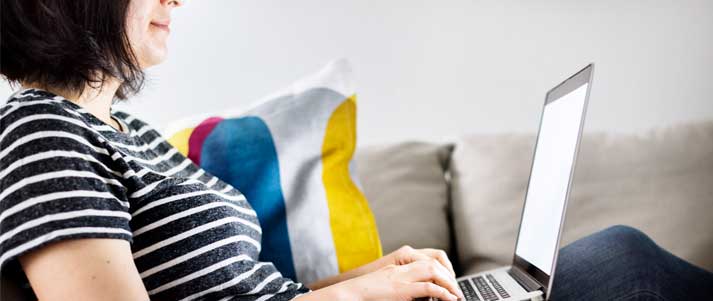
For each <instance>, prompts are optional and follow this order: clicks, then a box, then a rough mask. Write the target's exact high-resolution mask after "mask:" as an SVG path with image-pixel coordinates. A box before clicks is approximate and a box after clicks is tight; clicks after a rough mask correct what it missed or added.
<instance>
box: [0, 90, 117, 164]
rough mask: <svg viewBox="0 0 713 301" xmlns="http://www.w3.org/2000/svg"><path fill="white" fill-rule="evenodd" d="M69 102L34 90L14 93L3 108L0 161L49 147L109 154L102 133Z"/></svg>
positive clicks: (1, 111)
mask: <svg viewBox="0 0 713 301" xmlns="http://www.w3.org/2000/svg"><path fill="white" fill-rule="evenodd" d="M66 102H68V101H66V100H63V98H61V97H58V96H55V95H53V94H51V93H47V92H44V91H40V90H33V89H29V90H23V91H21V92H19V93H16V94H15V95H13V96H12V97H11V98H10V99H9V100H8V101H7V103H6V104H4V105H3V106H1V107H0V161H5V160H4V159H7V158H8V157H10V158H19V157H18V156H20V157H23V156H24V155H31V154H33V153H36V152H39V151H47V150H70V151H79V152H83V153H89V152H91V153H106V151H105V150H102V148H103V147H102V145H103V143H102V141H103V139H102V138H101V137H100V134H99V133H98V132H97V131H96V130H94V129H93V128H92V126H91V125H90V124H88V123H87V122H86V120H84V118H83V117H82V113H81V112H79V111H77V110H75V109H73V108H72V107H70V106H68V104H67V103H66ZM13 161H14V160H13Z"/></svg>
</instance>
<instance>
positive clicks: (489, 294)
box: [471, 276, 500, 301]
mask: <svg viewBox="0 0 713 301" xmlns="http://www.w3.org/2000/svg"><path fill="white" fill-rule="evenodd" d="M471 280H472V281H473V283H474V284H475V287H476V288H477V289H478V292H480V295H481V296H483V299H485V301H493V300H499V299H500V298H499V297H498V295H496V294H495V292H493V290H492V289H491V288H490V285H488V282H487V281H486V280H485V278H484V277H483V276H477V277H473V278H471Z"/></svg>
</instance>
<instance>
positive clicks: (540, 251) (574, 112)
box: [515, 84, 587, 275]
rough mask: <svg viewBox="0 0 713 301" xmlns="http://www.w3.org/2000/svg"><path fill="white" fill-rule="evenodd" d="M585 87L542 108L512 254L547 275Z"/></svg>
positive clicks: (580, 116) (565, 193)
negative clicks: (528, 181)
mask: <svg viewBox="0 0 713 301" xmlns="http://www.w3.org/2000/svg"><path fill="white" fill-rule="evenodd" d="M586 93H587V84H584V85H583V86H581V87H579V88H577V89H576V90H574V91H572V92H570V93H569V94H567V95H564V96H562V97H561V98H559V99H557V100H555V101H553V102H550V103H549V104H547V105H545V108H544V113H543V114H542V121H541V123H542V125H541V126H540V132H539V135H538V138H537V148H536V150H535V156H534V159H533V165H532V172H531V174H530V185H529V186H528V188H527V199H526V200H525V209H524V212H523V216H522V225H521V226H520V235H519V236H518V239H517V249H516V250H515V253H516V254H517V255H518V256H520V257H521V258H523V259H525V260H527V261H529V262H530V263H531V264H533V265H534V266H536V267H538V268H539V269H540V270H542V271H543V272H545V273H547V275H550V274H551V271H552V261H553V260H554V255H555V248H556V247H557V235H558V233H559V227H560V223H561V219H562V210H564V203H565V198H566V197H567V186H568V185H569V178H570V174H571V171H572V164H573V163H574V159H575V158H574V153H575V148H576V145H577V138H578V134H579V128H580V124H581V122H582V115H583V114H582V111H583V110H584V100H585V98H586Z"/></svg>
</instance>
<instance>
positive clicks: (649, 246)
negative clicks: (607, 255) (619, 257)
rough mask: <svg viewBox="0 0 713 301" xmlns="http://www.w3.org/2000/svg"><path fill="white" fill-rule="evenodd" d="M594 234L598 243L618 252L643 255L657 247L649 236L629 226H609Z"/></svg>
mask: <svg viewBox="0 0 713 301" xmlns="http://www.w3.org/2000/svg"><path fill="white" fill-rule="evenodd" d="M595 235H596V236H598V238H597V241H598V243H600V244H603V245H604V246H606V247H607V248H608V249H610V250H611V251H617V252H618V253H634V254H636V255H645V254H647V253H650V252H651V251H654V250H657V249H658V246H657V245H656V243H654V241H653V240H651V238H649V236H647V235H646V234H645V233H644V232H641V231H640V230H638V229H636V228H633V227H630V226H624V225H616V226H611V227H609V228H606V229H604V230H602V231H600V232H598V233H596V234H595Z"/></svg>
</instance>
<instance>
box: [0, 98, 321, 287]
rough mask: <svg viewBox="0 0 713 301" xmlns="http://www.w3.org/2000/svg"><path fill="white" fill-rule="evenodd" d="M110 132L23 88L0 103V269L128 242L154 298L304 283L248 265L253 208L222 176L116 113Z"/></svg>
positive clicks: (256, 238) (74, 109) (65, 104)
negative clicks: (54, 247) (119, 125)
mask: <svg viewBox="0 0 713 301" xmlns="http://www.w3.org/2000/svg"><path fill="white" fill-rule="evenodd" d="M112 115H113V116H114V117H115V118H117V119H119V120H120V121H122V122H123V123H124V124H125V125H128V132H125V133H124V132H120V131H117V130H115V129H114V128H113V127H111V126H109V125H107V124H105V123H103V122H102V121H101V120H99V119H98V118H96V117H94V115H92V114H90V113H88V112H87V111H85V110H84V109H83V108H81V107H80V106H79V105H77V104H75V103H73V102H70V101H68V100H66V99H63V98H62V97H60V96H57V95H54V94H51V93H49V92H46V91H41V90H35V89H27V90H23V91H21V92H19V93H16V94H15V95H13V96H12V97H11V98H10V100H8V102H7V103H6V104H5V105H3V106H2V107H0V269H3V268H6V267H9V266H10V265H7V263H8V262H10V261H13V260H16V259H17V257H18V256H20V255H22V254H24V253H26V252H29V251H31V250H33V249H36V248H39V247H42V246H43V245H45V244H47V243H49V242H52V241H59V240H65V239H79V238H88V237H102V238H115V239H124V240H127V241H129V242H131V243H132V245H131V248H132V252H133V257H134V262H135V263H136V266H137V268H138V270H139V273H140V276H141V278H142V279H143V281H144V284H145V286H146V288H147V290H148V291H149V294H150V296H152V298H156V299H161V300H289V299H292V298H294V297H295V296H297V295H299V294H301V293H304V292H306V291H308V290H307V288H305V287H304V286H302V285H301V284H299V283H294V282H292V281H291V280H289V279H286V278H284V277H282V275H281V274H280V273H279V272H278V271H277V270H276V269H275V267H274V266H273V265H272V264H271V263H266V262H258V260H257V258H258V254H259V252H260V248H261V245H260V240H261V234H262V233H261V232H262V231H261V228H260V225H259V223H258V220H257V217H256V215H255V211H253V210H252V208H251V207H250V205H249V204H248V203H247V201H246V200H245V198H244V196H243V195H242V194H241V193H240V192H238V191H237V190H235V189H234V188H233V187H231V186H230V185H228V184H226V183H225V182H223V181H220V180H219V179H218V178H216V177H214V176H212V175H210V174H208V173H206V172H205V171H204V170H203V169H201V168H200V167H198V166H196V165H195V164H193V163H192V162H191V161H190V160H189V159H187V158H186V157H185V156H183V155H182V154H180V153H179V152H178V151H177V150H176V148H174V147H172V146H171V145H170V144H168V142H166V141H165V140H164V138H163V137H161V136H160V134H159V133H158V132H157V131H155V130H154V129H153V128H151V127H150V126H149V125H148V124H146V123H144V122H142V121H141V120H139V119H136V118H134V117H133V116H130V115H129V114H126V113H124V112H119V111H112Z"/></svg>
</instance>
